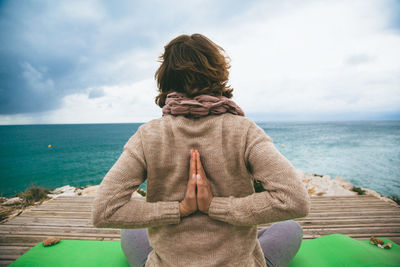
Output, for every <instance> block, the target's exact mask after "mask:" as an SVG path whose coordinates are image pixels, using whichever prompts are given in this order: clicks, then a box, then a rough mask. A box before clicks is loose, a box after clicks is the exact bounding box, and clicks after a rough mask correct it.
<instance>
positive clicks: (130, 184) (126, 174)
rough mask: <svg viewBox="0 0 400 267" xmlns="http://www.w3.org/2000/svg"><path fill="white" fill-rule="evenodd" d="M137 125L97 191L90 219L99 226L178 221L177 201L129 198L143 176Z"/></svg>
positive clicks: (176, 222)
mask: <svg viewBox="0 0 400 267" xmlns="http://www.w3.org/2000/svg"><path fill="white" fill-rule="evenodd" d="M140 129H141V128H140V127H139V129H138V130H137V131H136V133H135V134H134V135H133V136H132V137H131V138H130V139H129V140H128V142H127V143H126V144H125V145H124V149H123V152H122V154H121V155H120V157H119V158H118V160H117V161H116V162H115V163H114V165H113V166H112V168H111V169H110V170H109V171H108V173H107V174H106V176H105V177H104V179H103V181H102V182H101V184H100V186H99V189H98V191H97V194H96V197H95V200H94V203H93V209H92V222H93V225H94V226H95V227H99V228H146V227H151V226H158V225H164V224H178V223H180V214H179V202H178V201H159V202H146V201H142V200H140V199H134V198H131V196H132V193H133V192H134V191H136V190H137V189H138V187H139V185H140V184H142V183H143V182H144V181H145V179H146V161H145V157H144V153H143V146H142V142H141V132H140Z"/></svg>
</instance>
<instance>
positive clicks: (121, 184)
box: [93, 36, 309, 266]
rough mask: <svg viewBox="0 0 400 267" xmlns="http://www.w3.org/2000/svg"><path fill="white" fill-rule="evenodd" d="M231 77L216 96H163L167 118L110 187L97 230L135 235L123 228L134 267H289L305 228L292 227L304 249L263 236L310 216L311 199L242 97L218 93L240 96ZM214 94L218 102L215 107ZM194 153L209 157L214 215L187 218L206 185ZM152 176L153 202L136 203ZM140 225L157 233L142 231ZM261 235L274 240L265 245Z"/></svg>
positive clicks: (133, 148) (134, 150) (150, 127)
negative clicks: (191, 194)
mask: <svg viewBox="0 0 400 267" xmlns="http://www.w3.org/2000/svg"><path fill="white" fill-rule="evenodd" d="M190 38H192V37H190ZM196 38H199V37H198V36H197V37H196ZM177 39H178V42H177V43H178V44H182V43H184V42H185V41H187V37H184V38H183V39H182V40H183V41H182V40H181V39H179V37H178V38H177ZM200 39H201V40H202V42H204V38H200ZM190 40H191V39H190ZM181 41H182V42H181ZM171 43H173V42H171ZM200 43H201V42H200ZM206 43H207V41H206ZM182 45H183V44H182ZM168 47H169V46H167V47H166V51H168V49H167V48H168ZM181 50H182V49H178V50H177V51H178V52H179V51H181ZM175 52H176V51H175ZM164 57H166V58H167V57H168V54H166V55H164ZM211 59H213V58H212V57H211V58H210V61H211ZM221 62H222V61H221ZM163 64H164V63H163ZM221 64H225V63H223V62H222V63H221ZM189 65H190V64H189ZM189 67H193V65H190V66H189ZM165 68H167V67H165V64H164V66H163V65H162V66H161V67H160V70H161V71H160V70H159V71H158V75H159V77H161V76H162V73H163V72H165ZM208 70H210V68H209V69H208ZM211 72H215V70H211ZM210 75H211V76H212V74H210ZM189 76H190V75H189ZM168 77H169V76H167V78H168ZM179 77H180V76H176V77H175V78H176V80H174V81H175V82H176V83H177V84H181V83H179ZM183 77H185V76H183ZM202 77H203V76H202ZM192 78H193V77H192ZM221 79H222V82H221V83H218V84H217V85H215V84H212V85H210V86H209V87H207V86H206V87H205V88H204V91H205V92H206V91H207V90H209V91H210V92H209V95H204V92H203V93H202V91H201V90H200V91H196V90H193V92H192V91H191V92H192V93H193V94H194V96H196V95H197V97H194V96H190V95H187V94H182V93H174V90H172V91H171V90H170V89H169V90H165V91H162V90H161V91H160V92H161V93H160V95H159V96H158V97H157V100H158V104H160V107H162V108H163V116H162V117H161V118H159V119H154V120H151V121H150V122H147V123H145V124H143V125H141V126H140V127H139V129H138V130H137V132H136V133H135V134H134V135H133V136H132V137H131V138H130V139H129V140H128V142H127V143H126V144H125V146H124V152H123V153H122V154H121V156H120V158H119V159H118V160H117V162H116V163H115V164H114V166H113V167H112V168H111V169H110V171H109V172H108V173H107V175H106V177H105V178H104V179H103V181H102V183H101V185H100V188H99V190H98V193H97V195H96V199H95V202H94V206H93V224H94V225H95V226H96V227H113V228H123V229H131V230H126V231H121V243H122V247H123V249H124V253H125V254H126V255H127V258H128V259H129V261H130V263H131V265H132V266H142V264H144V263H145V264H146V266H266V260H267V261H268V265H272V264H274V265H275V266H280V265H281V264H287V263H288V261H290V259H291V258H292V257H293V256H294V254H295V253H296V252H297V249H298V247H299V245H300V242H301V236H302V230H301V228H300V226H299V225H298V224H297V223H296V224H291V226H289V228H288V227H286V226H285V227H286V228H282V229H283V230H278V231H280V232H281V234H282V236H283V237H284V235H285V234H290V233H289V232H290V228H292V229H295V230H294V231H295V232H296V233H295V234H294V235H296V236H297V237H296V240H295V241H294V242H292V243H293V247H295V248H294V249H291V250H292V251H291V252H289V253H288V256H287V257H286V259H283V258H285V256H282V255H280V254H282V251H281V247H280V246H279V244H278V243H277V245H276V248H277V249H279V251H278V252H277V253H273V251H274V249H275V248H274V247H271V246H269V245H268V240H267V239H271V240H273V238H271V235H268V234H267V231H266V230H267V228H264V229H263V230H262V231H260V230H259V231H257V225H259V224H266V223H272V222H277V221H282V220H288V219H292V218H297V217H303V216H306V215H307V213H308V211H309V197H308V193H307V191H306V190H305V187H304V185H303V184H302V182H301V177H300V173H298V172H297V171H296V169H295V168H294V166H293V165H292V164H291V163H290V162H289V161H288V160H287V159H286V158H285V157H284V156H283V155H282V154H281V153H280V152H279V151H278V150H277V149H276V148H275V146H274V144H273V142H272V139H271V138H270V137H269V136H268V135H267V134H266V133H265V132H264V131H263V130H262V129H261V128H260V127H259V126H257V125H256V124H255V123H254V122H253V121H252V120H251V119H249V118H246V117H244V114H243V113H242V111H241V109H240V108H238V107H237V106H236V105H235V104H234V102H233V101H230V100H228V99H227V98H226V97H225V96H221V95H220V96H218V95H217V96H215V92H217V91H218V90H222V89H224V88H225V89H224V90H223V91H221V92H220V94H224V95H226V96H228V97H231V96H232V95H231V91H232V90H227V87H225V85H226V81H225V80H226V79H227V73H222V78H221ZM159 80H160V78H159ZM167 80H168V79H167ZM162 81H163V79H161V82H160V81H159V84H160V88H161V87H162V86H161V84H164V87H165V86H167V85H168V83H163V82H162ZM169 81H170V82H171V80H169ZM201 81H202V80H201V79H200V78H199V79H198V80H197V82H198V83H199V82H200V83H201ZM210 81H211V82H210ZM210 81H209V83H212V81H213V79H211V78H210ZM193 82H194V83H196V79H194V80H193V79H192V80H191V83H193ZM191 83H190V84H191ZM206 83H207V82H206ZM206 83H205V84H206ZM166 84H167V85H166ZM213 86H214V87H213ZM219 86H222V87H221V88H222V89H221V88H220V87H219ZM213 88H214V89H213ZM187 90H191V89H190V88H189V89H187ZM213 90H214V91H213ZM186 95H187V96H186ZM211 95H213V96H211ZM202 96H204V98H201V97H202ZM187 97H189V98H187ZM193 97H194V98H193ZM209 98H211V100H210V101H211V102H207V101H206V100H207V99H209ZM213 99H217V102H212V101H213ZM178 100H179V101H178ZM180 100H182V101H181V102H180ZM203 100H204V101H203ZM167 102H168V103H167ZM191 149H195V150H196V151H198V152H197V153H199V155H201V161H200V159H198V160H199V161H198V163H197V165H198V164H200V165H201V168H202V171H204V172H205V173H203V176H204V177H202V178H201V179H203V180H204V181H207V184H208V189H209V194H208V195H209V201H210V202H209V203H208V204H207V206H208V207H207V209H206V211H204V210H193V211H192V212H190V213H188V214H183V213H182V209H181V204H182V202H184V201H185V200H186V197H187V188H189V185H190V184H192V185H196V182H194V183H193V182H192V180H190V179H191V178H189V180H188V177H189V168H191V167H192V164H191V163H190V161H191V155H193V154H191V152H190V151H191ZM197 157H198V156H197ZM198 167H199V166H197V168H198ZM203 168H204V169H203ZM254 179H257V180H259V181H260V182H261V183H262V185H263V187H264V188H265V191H264V192H260V193H255V192H254V186H253V182H254ZM145 180H147V190H146V191H147V194H146V201H139V200H135V199H131V194H132V192H133V191H135V190H137V188H138V187H139V185H140V184H142V183H143V182H144V181H145ZM198 185H199V184H198ZM198 189H199V188H198V187H197V190H198ZM185 194H186V195H185ZM196 194H199V192H198V191H197V192H196ZM195 202H196V201H195ZM197 203H199V202H198V200H197ZM292 222H293V221H292ZM281 225H284V224H281ZM138 228H142V229H144V228H147V231H146V232H143V231H134V230H135V229H138ZM275 228H279V226H278V227H275ZM271 229H272V227H271ZM128 231H131V232H128ZM272 232H273V231H272ZM284 232H287V233H284ZM130 233H131V237H129V235H130ZM147 234H148V242H146V240H147ZM291 235H292V236H293V234H291ZM299 238H300V239H299ZM261 239H264V241H262V242H261V244H260V240H261ZM132 242H133V243H132ZM278 242H279V241H278ZM282 245H285V246H286V245H287V244H283V243H282ZM289 246H290V244H289ZM289 250H290V249H289ZM268 251H270V255H271V256H269V258H270V260H268V258H267V255H266V253H267V252H268ZM271 253H272V254H276V255H277V256H275V255H272V254H271ZM133 254H138V255H136V256H132V255H133ZM147 255H148V257H147ZM139 258H140V259H139ZM271 259H272V260H271ZM281 259H282V260H281ZM271 262H274V263H271Z"/></svg>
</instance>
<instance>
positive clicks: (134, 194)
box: [132, 191, 144, 198]
mask: <svg viewBox="0 0 400 267" xmlns="http://www.w3.org/2000/svg"><path fill="white" fill-rule="evenodd" d="M132 198H144V196H142V195H141V194H139V193H138V192H136V191H135V192H133V194H132Z"/></svg>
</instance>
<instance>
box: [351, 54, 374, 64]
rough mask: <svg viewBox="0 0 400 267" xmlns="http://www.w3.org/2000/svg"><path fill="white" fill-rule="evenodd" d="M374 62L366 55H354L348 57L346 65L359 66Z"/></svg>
mask: <svg viewBox="0 0 400 267" xmlns="http://www.w3.org/2000/svg"><path fill="white" fill-rule="evenodd" d="M372 60H373V59H372V58H371V57H370V56H368V55H366V54H354V55H350V56H349V57H347V59H346V63H347V64H350V65H358V64H365V63H368V62H370V61H372Z"/></svg>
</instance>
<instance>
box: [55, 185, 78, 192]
mask: <svg viewBox="0 0 400 267" xmlns="http://www.w3.org/2000/svg"><path fill="white" fill-rule="evenodd" d="M71 192H72V193H73V192H75V187H73V186H70V185H64V186H62V187H58V188H56V189H54V190H53V191H51V193H52V194H63V193H71Z"/></svg>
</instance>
